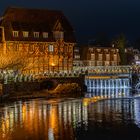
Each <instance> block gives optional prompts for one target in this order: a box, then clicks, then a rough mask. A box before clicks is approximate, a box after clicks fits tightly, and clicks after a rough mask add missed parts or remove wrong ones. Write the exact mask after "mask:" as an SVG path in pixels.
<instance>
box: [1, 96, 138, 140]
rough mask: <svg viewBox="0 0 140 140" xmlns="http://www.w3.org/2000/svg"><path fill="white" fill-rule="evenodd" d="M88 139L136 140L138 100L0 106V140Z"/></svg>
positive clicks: (36, 101) (16, 103) (32, 103)
mask: <svg viewBox="0 0 140 140" xmlns="http://www.w3.org/2000/svg"><path fill="white" fill-rule="evenodd" d="M89 99H90V98H89ZM90 137H93V138H94V139H102V138H104V139H119V140H120V139H124V138H131V139H132V138H133V139H132V140H135V139H136V140H137V139H140V99H116V100H115V99H111V100H103V101H98V102H92V100H87V98H82V99H73V98H71V99H70V98H68V99H51V100H45V99H36V100H29V101H26V102H23V101H18V102H14V103H9V104H5V105H3V106H1V107H0V140H7V139H10V140H24V139H27V140H28V139H31V140H32V139H33V140H44V139H46V140H53V139H54V140H59V139H60V140H61V139H62V140H63V139H64V140H69V139H70V140H73V139H90Z"/></svg>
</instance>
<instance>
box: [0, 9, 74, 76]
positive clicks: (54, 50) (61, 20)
mask: <svg viewBox="0 0 140 140" xmlns="http://www.w3.org/2000/svg"><path fill="white" fill-rule="evenodd" d="M0 39H1V40H0V41H1V43H0V45H1V48H3V52H4V53H7V52H10V53H11V54H12V53H15V52H17V54H18V53H19V52H21V53H20V54H26V56H25V55H23V56H24V57H23V58H22V55H21V59H24V60H26V62H27V63H26V66H24V68H22V71H23V72H24V73H44V72H46V73H49V72H61V71H63V72H64V71H71V70H72V65H73V49H74V46H75V43H76V40H75V37H74V31H73V28H72V26H71V24H70V23H69V21H68V20H67V18H66V17H65V16H64V14H63V13H62V12H61V11H55V10H46V9H41V10H40V9H25V8H8V9H7V10H6V11H5V13H4V15H3V17H2V18H1V21H0Z"/></svg>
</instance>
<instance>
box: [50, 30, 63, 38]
mask: <svg viewBox="0 0 140 140" xmlns="http://www.w3.org/2000/svg"><path fill="white" fill-rule="evenodd" d="M53 35H54V38H55V39H56V40H57V39H63V38H64V32H62V31H54V33H53Z"/></svg>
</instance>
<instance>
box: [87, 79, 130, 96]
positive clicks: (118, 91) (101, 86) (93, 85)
mask: <svg viewBox="0 0 140 140" xmlns="http://www.w3.org/2000/svg"><path fill="white" fill-rule="evenodd" d="M85 85H86V86H87V92H88V93H93V94H94V95H95V96H104V97H108V98H114V97H127V96H129V89H130V79H128V78H118V79H85Z"/></svg>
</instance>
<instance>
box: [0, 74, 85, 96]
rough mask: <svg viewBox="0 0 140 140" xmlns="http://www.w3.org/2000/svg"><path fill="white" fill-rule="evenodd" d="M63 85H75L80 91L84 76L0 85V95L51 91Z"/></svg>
mask: <svg viewBox="0 0 140 140" xmlns="http://www.w3.org/2000/svg"><path fill="white" fill-rule="evenodd" d="M65 83H69V84H72V83H76V84H78V86H79V87H80V89H81V91H83V88H84V76H79V77H59V78H57V77H55V78H45V79H42V80H38V81H32V82H17V83H8V84H0V95H7V94H8V95H10V94H14V93H18V92H24V93H28V92H29V93H31V92H34V91H41V90H44V89H47V90H53V89H55V88H56V87H57V86H58V85H59V84H65Z"/></svg>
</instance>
